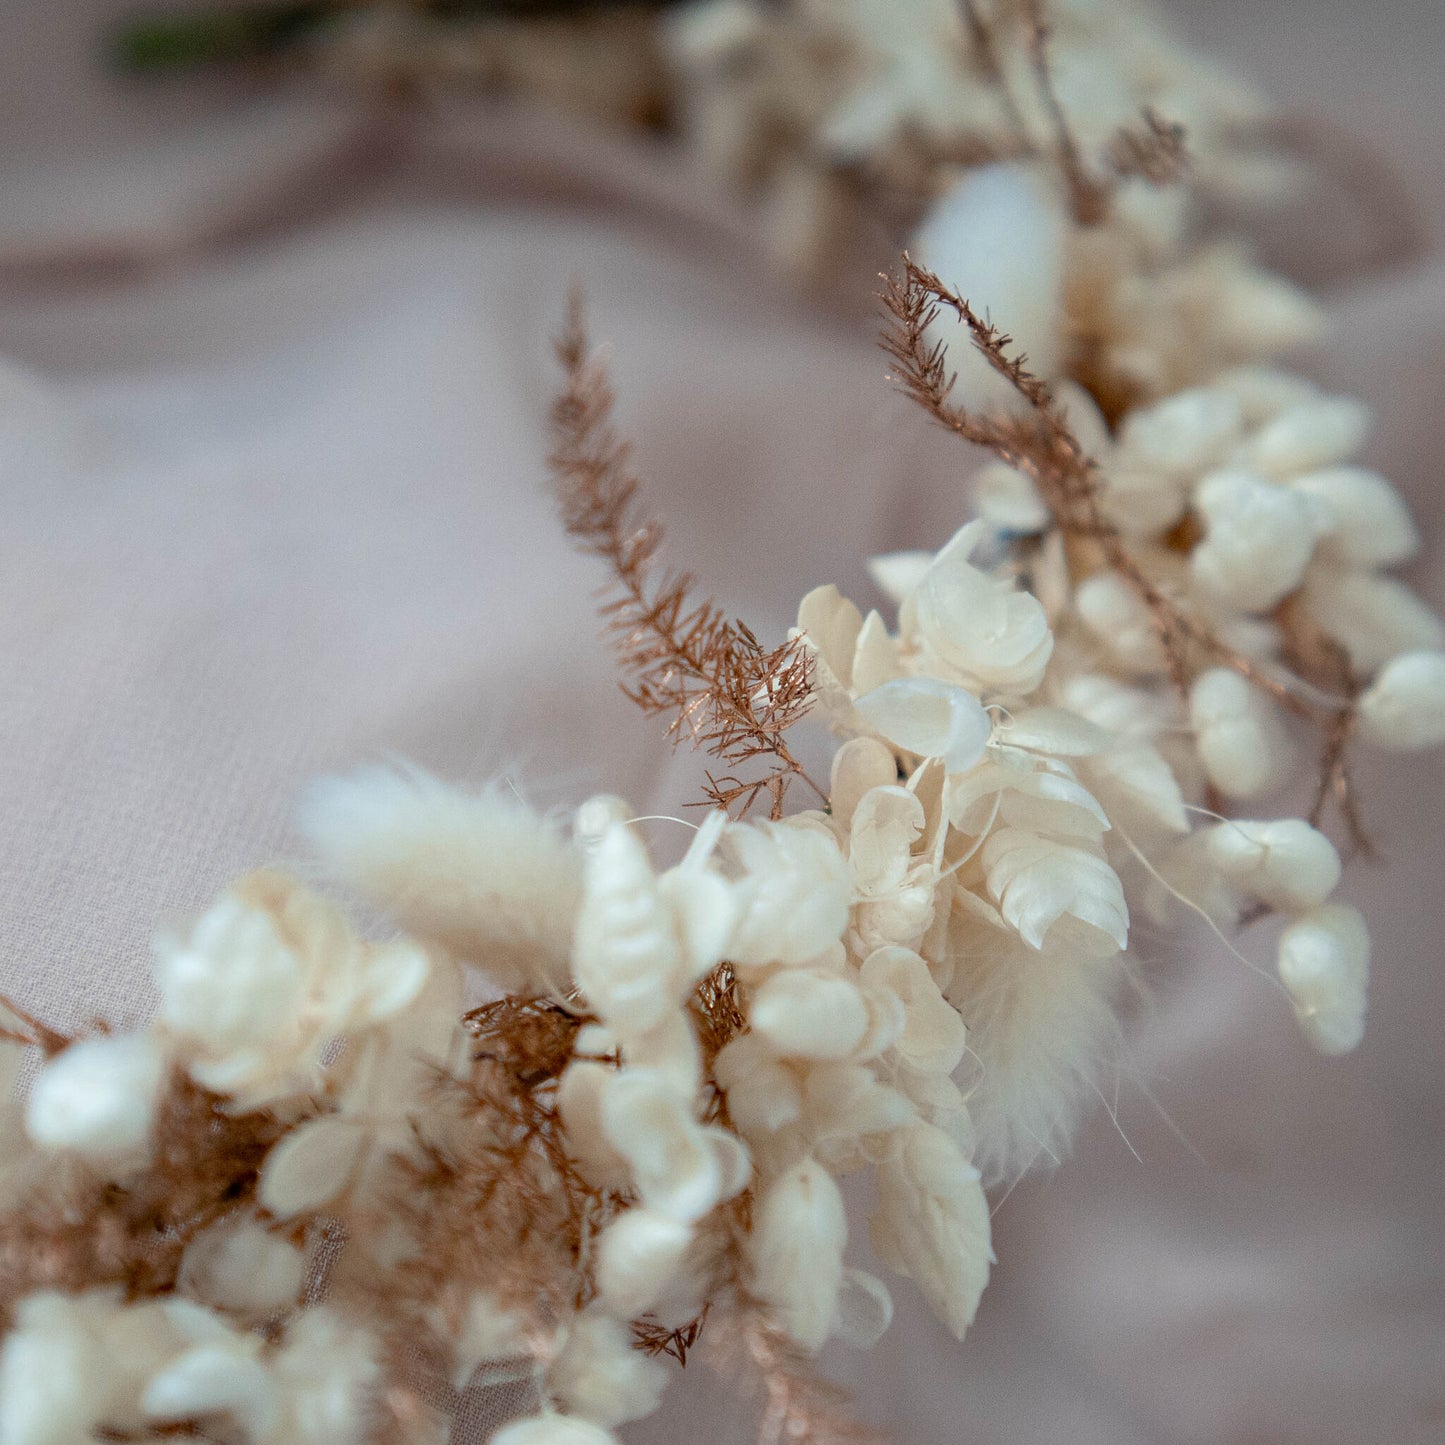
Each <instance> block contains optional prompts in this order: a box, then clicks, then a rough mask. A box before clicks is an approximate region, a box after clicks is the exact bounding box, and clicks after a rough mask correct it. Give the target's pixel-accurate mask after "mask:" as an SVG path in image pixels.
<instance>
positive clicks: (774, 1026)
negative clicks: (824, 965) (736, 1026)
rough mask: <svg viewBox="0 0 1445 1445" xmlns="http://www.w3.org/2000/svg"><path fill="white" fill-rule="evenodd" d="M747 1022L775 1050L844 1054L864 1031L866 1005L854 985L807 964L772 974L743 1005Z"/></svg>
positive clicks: (811, 1055)
mask: <svg viewBox="0 0 1445 1445" xmlns="http://www.w3.org/2000/svg"><path fill="white" fill-rule="evenodd" d="M748 1023H749V1024H750V1025H751V1027H752V1029H753V1032H754V1033H756V1034H757V1035H758V1036H759V1037H760V1038H762V1039H764V1040H766V1041H767V1043H768V1045H769V1047H770V1048H771V1049H772V1050H773V1052H774V1053H775V1054H777V1055H778V1056H780V1057H782V1058H795V1059H846V1058H849V1057H850V1056H851V1055H853V1054H854V1053H855V1052H857V1050H858V1049H859V1047H860V1046H861V1045H862V1043H863V1040H864V1038H865V1037H866V1036H867V1034H868V1029H869V1024H870V1017H869V1012H868V1005H867V1002H866V1000H865V999H864V997H863V995H862V993H861V992H859V990H858V987H857V985H856V984H854V983H852V982H850V981H849V980H848V979H846V978H837V977H834V976H831V975H829V974H825V973H819V972H816V971H814V970H812V969H798V968H794V969H787V970H784V971H783V972H781V973H775V974H773V975H772V976H771V977H770V978H768V979H766V980H764V982H763V983H762V984H761V985H760V986H759V987H758V989H757V991H756V993H754V995H753V998H752V1000H751V1002H750V1003H749V1005H748Z"/></svg>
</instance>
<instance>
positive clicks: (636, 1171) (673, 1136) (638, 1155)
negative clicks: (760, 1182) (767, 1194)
mask: <svg viewBox="0 0 1445 1445" xmlns="http://www.w3.org/2000/svg"><path fill="white" fill-rule="evenodd" d="M690 1105H691V1100H690V1099H682V1098H679V1097H678V1095H677V1093H676V1092H675V1091H674V1090H673V1088H672V1084H671V1081H670V1080H669V1079H667V1078H666V1077H665V1076H663V1075H661V1074H659V1073H658V1072H657V1071H655V1070H652V1069H643V1068H626V1069H622V1070H620V1071H619V1072H618V1073H616V1074H614V1075H613V1077H612V1078H611V1079H609V1080H608V1082H607V1087H606V1089H605V1090H604V1091H603V1094H602V1126H603V1129H604V1130H605V1131H606V1134H607V1138H608V1140H609V1142H610V1143H611V1144H612V1147H613V1148H614V1149H616V1150H617V1152H618V1153H619V1154H620V1155H622V1157H623V1158H624V1159H625V1160H626V1161H627V1164H628V1167H629V1168H630V1169H631V1171H632V1177H633V1180H634V1182H635V1183H636V1186H637V1192H638V1193H639V1194H640V1195H641V1196H642V1202H643V1203H644V1204H645V1205H646V1206H647V1207H648V1208H649V1209H651V1210H653V1211H655V1212H656V1213H658V1214H662V1215H666V1216H667V1217H668V1218H670V1219H675V1220H678V1221H679V1222H681V1223H684V1224H690V1223H692V1222H693V1221H694V1220H698V1219H701V1218H702V1216H703V1215H704V1214H706V1213H707V1212H708V1211H709V1210H711V1209H712V1208H713V1206H714V1205H716V1204H718V1203H720V1202H721V1201H722V1200H724V1199H728V1198H731V1197H732V1196H733V1195H734V1194H736V1193H737V1192H738V1190H740V1189H741V1188H743V1186H744V1185H745V1184H746V1183H747V1180H748V1175H749V1172H750V1164H749V1161H748V1157H747V1151H746V1150H745V1149H744V1148H743V1146H742V1144H741V1143H740V1142H739V1141H738V1139H737V1138H736V1136H735V1135H732V1134H729V1133H728V1132H727V1131H726V1130H724V1129H720V1128H717V1127H714V1126H711V1125H704V1124H699V1123H698V1122H697V1120H696V1119H694V1118H693V1116H692V1113H691V1109H690Z"/></svg>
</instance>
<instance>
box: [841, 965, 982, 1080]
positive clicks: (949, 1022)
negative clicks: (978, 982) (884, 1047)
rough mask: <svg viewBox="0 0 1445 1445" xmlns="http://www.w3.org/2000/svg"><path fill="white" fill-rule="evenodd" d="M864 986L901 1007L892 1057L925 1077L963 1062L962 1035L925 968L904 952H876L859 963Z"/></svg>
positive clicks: (953, 1012)
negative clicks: (884, 993) (900, 1025)
mask: <svg viewBox="0 0 1445 1445" xmlns="http://www.w3.org/2000/svg"><path fill="white" fill-rule="evenodd" d="M859 979H860V981H861V982H862V984H863V985H864V987H865V988H870V989H882V990H886V991H887V992H888V993H890V994H892V995H893V996H894V997H895V998H897V999H898V1001H899V1002H900V1003H901V1004H902V1006H903V1029H902V1033H901V1034H900V1036H899V1038H898V1040H897V1042H896V1043H894V1044H893V1054H894V1056H895V1057H896V1058H897V1059H898V1060H899V1061H900V1062H902V1063H904V1064H906V1065H907V1066H908V1067H909V1068H911V1069H917V1070H918V1071H919V1072H921V1073H925V1074H951V1073H952V1072H953V1071H954V1069H956V1068H957V1067H958V1065H959V1063H960V1062H961V1061H962V1059H963V1054H964V1049H965V1047H966V1031H965V1029H964V1026H963V1020H962V1019H961V1018H960V1017H959V1016H958V1013H957V1011H956V1010H955V1009H954V1008H953V1006H952V1005H951V1004H950V1003H949V1002H948V1000H947V999H945V998H944V996H943V994H942V993H941V992H940V991H939V988H938V985H937V983H935V982H934V979H933V975H932V973H930V972H929V968H928V965H927V964H926V963H925V962H924V961H923V959H922V958H920V957H919V956H918V954H916V953H914V952H913V950H912V949H909V948H897V947H892V948H880V949H878V950H877V951H876V952H874V953H871V954H870V955H869V956H868V957H867V958H866V959H865V960H864V962H863V966H862V968H861V969H860V971H859Z"/></svg>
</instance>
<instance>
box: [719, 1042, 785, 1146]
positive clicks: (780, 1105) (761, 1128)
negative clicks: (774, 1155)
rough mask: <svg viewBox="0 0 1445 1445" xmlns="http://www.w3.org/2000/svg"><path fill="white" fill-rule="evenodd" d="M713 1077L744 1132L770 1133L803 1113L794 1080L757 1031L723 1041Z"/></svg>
mask: <svg viewBox="0 0 1445 1445" xmlns="http://www.w3.org/2000/svg"><path fill="white" fill-rule="evenodd" d="M713 1076H714V1077H715V1078H716V1079H717V1081H718V1083H719V1084H720V1085H721V1086H722V1088H723V1091H724V1092H725V1093H726V1094H727V1101H728V1113H729V1114H730V1115H731V1116H732V1121H733V1123H734V1124H735V1125H736V1126H737V1128H738V1129H740V1130H741V1131H742V1132H743V1133H744V1134H758V1133H764V1134H768V1133H773V1132H774V1131H776V1130H778V1129H782V1128H784V1127H786V1126H787V1125H788V1124H791V1123H793V1122H794V1121H795V1120H797V1119H798V1118H800V1117H801V1115H802V1112H803V1095H802V1090H801V1089H800V1088H799V1086H798V1081H797V1079H796V1078H795V1077H794V1075H793V1074H792V1072H791V1071H790V1070H789V1069H788V1067H787V1066H786V1065H784V1064H781V1063H779V1062H778V1059H777V1057H776V1055H775V1054H774V1053H773V1051H772V1049H771V1048H770V1047H769V1046H768V1043H767V1042H766V1041H765V1040H764V1039H763V1038H762V1037H761V1036H759V1035H757V1034H751V1033H748V1034H739V1035H738V1036H737V1037H736V1038H734V1039H730V1040H729V1041H728V1042H727V1043H726V1044H724V1045H723V1047H722V1049H721V1050H720V1051H719V1053H718V1056H717V1059H716V1061H715V1062H714V1064H713Z"/></svg>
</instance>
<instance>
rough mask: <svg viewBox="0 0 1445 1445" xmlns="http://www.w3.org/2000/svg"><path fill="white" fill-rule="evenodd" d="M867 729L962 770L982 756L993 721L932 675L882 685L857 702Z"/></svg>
mask: <svg viewBox="0 0 1445 1445" xmlns="http://www.w3.org/2000/svg"><path fill="white" fill-rule="evenodd" d="M856 707H857V710H858V714H859V716H860V717H862V718H863V720H864V722H866V723H867V724H868V726H869V727H871V728H873V729H874V730H875V731H876V732H878V733H879V734H880V736H882V737H884V738H886V739H887V740H888V741H889V742H890V743H893V744H894V746H896V747H899V748H902V749H903V751H905V752H909V753H916V754H917V755H918V756H919V757H932V758H942V759H943V761H944V763H945V765H946V766H947V768H948V771H949V772H951V773H966V772H967V771H968V770H969V769H970V768H971V767H973V765H974V764H975V763H976V762H978V760H979V759H980V758H981V757H982V756H983V752H984V748H985V747H987V745H988V740H989V736H990V734H991V733H992V731H993V722H992V720H991V719H990V718H989V715H988V713H987V712H985V711H984V708H983V704H982V703H980V702H979V700H978V699H977V698H976V697H974V695H973V694H972V693H970V692H968V691H966V690H965V689H964V688H961V687H956V686H954V685H953V684H951V683H947V682H942V681H940V680H939V679H938V678H933V677H905V678H899V679H898V680H897V681H895V682H888V683H884V684H883V686H882V687H878V688H874V690H873V691H872V692H870V693H865V694H864V696H862V697H860V698H859V699H858V700H857V703H856Z"/></svg>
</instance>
